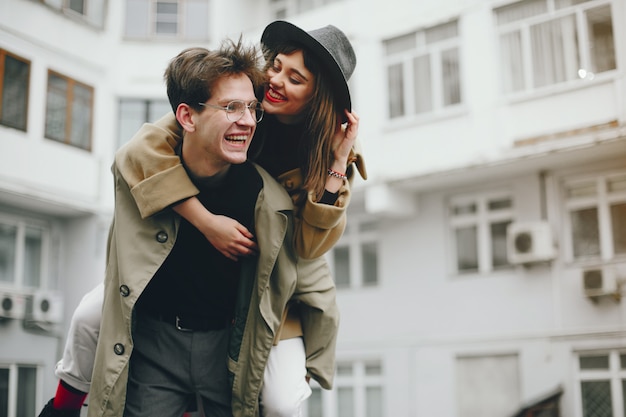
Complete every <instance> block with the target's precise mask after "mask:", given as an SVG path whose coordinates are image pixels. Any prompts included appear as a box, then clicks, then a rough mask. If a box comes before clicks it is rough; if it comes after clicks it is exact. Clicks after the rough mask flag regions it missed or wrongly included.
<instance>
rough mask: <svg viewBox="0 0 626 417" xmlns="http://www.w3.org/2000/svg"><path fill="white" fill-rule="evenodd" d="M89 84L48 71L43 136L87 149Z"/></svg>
mask: <svg viewBox="0 0 626 417" xmlns="http://www.w3.org/2000/svg"><path fill="white" fill-rule="evenodd" d="M92 118H93V88H91V87H89V86H87V85H85V84H81V83H79V82H78V81H76V80H73V79H71V78H68V77H65V76H63V75H61V74H58V73H55V72H53V71H48V96H47V106H46V133H45V134H46V138H48V139H52V140H56V141H58V142H62V143H66V144H68V145H72V146H76V147H78V148H81V149H85V150H88V151H89V150H91V125H92Z"/></svg>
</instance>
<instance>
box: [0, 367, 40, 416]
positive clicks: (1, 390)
mask: <svg viewBox="0 0 626 417" xmlns="http://www.w3.org/2000/svg"><path fill="white" fill-rule="evenodd" d="M0 415H2V416H7V415H9V370H8V369H2V368H0ZM32 415H35V414H32Z"/></svg>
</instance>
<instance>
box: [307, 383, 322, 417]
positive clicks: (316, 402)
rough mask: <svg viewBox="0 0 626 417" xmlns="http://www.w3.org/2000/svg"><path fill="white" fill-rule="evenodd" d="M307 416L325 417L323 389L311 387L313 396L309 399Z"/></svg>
mask: <svg viewBox="0 0 626 417" xmlns="http://www.w3.org/2000/svg"><path fill="white" fill-rule="evenodd" d="M307 417H323V413H322V390H321V389H319V388H311V396H310V397H309V399H308V401H307Z"/></svg>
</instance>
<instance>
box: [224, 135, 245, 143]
mask: <svg viewBox="0 0 626 417" xmlns="http://www.w3.org/2000/svg"><path fill="white" fill-rule="evenodd" d="M246 139H248V136H247V135H233V136H226V140H230V141H233V142H245V141H246Z"/></svg>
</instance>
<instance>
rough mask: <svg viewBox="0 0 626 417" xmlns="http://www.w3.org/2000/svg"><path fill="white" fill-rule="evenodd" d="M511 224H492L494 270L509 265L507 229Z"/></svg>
mask: <svg viewBox="0 0 626 417" xmlns="http://www.w3.org/2000/svg"><path fill="white" fill-rule="evenodd" d="M509 224H511V222H510V221H506V222H501V223H492V224H491V256H492V258H491V261H492V262H493V267H494V268H497V267H499V266H508V265H509V261H508V258H507V251H506V229H507V227H508V226H509Z"/></svg>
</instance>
